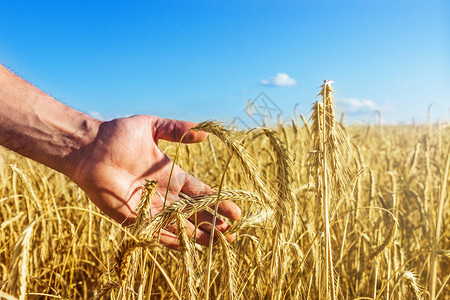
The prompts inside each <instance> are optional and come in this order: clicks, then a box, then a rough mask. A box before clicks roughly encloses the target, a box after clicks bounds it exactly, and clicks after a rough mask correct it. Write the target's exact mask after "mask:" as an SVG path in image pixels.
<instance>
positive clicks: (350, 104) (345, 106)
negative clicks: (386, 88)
mask: <svg viewBox="0 0 450 300" xmlns="http://www.w3.org/2000/svg"><path fill="white" fill-rule="evenodd" d="M336 106H337V107H338V108H340V109H341V110H342V111H344V112H346V113H350V114H359V113H367V112H373V111H375V110H377V109H379V108H378V106H377V105H376V104H375V103H374V102H373V101H372V100H369V99H362V100H359V99H357V98H346V99H338V100H336Z"/></svg>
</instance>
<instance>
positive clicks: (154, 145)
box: [69, 115, 240, 248]
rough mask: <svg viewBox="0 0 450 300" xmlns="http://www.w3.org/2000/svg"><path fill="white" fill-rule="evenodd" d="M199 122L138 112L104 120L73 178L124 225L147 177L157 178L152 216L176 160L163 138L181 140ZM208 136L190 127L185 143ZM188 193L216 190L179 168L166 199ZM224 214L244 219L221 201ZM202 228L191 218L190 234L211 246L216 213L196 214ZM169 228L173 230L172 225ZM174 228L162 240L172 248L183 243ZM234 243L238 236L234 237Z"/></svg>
mask: <svg viewBox="0 0 450 300" xmlns="http://www.w3.org/2000/svg"><path fill="white" fill-rule="evenodd" d="M194 126H195V124H194V123H191V122H186V121H177V120H170V119H162V118H158V117H155V116H148V115H138V116H133V117H129V118H123V119H115V120H112V121H109V122H103V123H100V125H99V128H98V133H97V136H96V138H95V139H94V141H93V142H92V143H90V144H88V145H86V146H85V147H83V148H81V149H80V150H79V151H77V152H76V153H74V154H73V155H72V157H71V159H72V160H74V161H75V163H73V164H72V165H75V166H76V167H75V169H74V170H73V171H72V172H71V174H69V176H70V177H72V179H73V180H74V181H75V182H76V183H77V184H78V185H79V186H80V187H81V188H82V189H83V190H84V191H85V192H86V193H87V195H88V196H89V198H90V199H91V200H92V201H93V202H94V203H95V204H96V205H97V206H98V207H99V208H100V209H101V210H102V211H103V212H105V213H106V214H107V215H109V216H110V217H112V218H113V219H114V220H116V221H117V222H120V223H125V224H130V223H132V222H133V221H134V219H135V218H136V212H135V209H136V207H137V205H138V204H139V201H140V197H141V193H142V186H143V184H144V182H145V179H149V180H156V181H157V182H158V184H157V189H158V192H159V194H160V195H161V196H162V197H163V198H161V197H160V196H159V195H158V194H157V195H156V196H155V197H154V198H153V199H152V207H151V215H153V216H155V215H156V214H157V213H158V212H160V211H161V210H162V208H163V199H164V197H165V194H166V189H167V185H168V182H169V175H170V171H171V168H172V161H171V160H170V159H169V158H168V157H167V156H166V155H165V154H164V153H163V152H162V151H161V149H160V148H159V147H158V140H159V139H163V140H167V141H171V142H179V141H180V139H181V138H182V136H183V134H184V133H185V132H186V131H188V130H189V129H190V128H192V127H194ZM206 137H207V134H206V133H204V132H199V131H192V130H191V131H189V132H188V133H187V134H186V135H185V136H184V138H183V141H182V142H183V143H196V142H201V141H203V140H204V139H205V138H206ZM180 192H183V193H184V194H187V195H189V196H196V195H204V194H209V193H211V192H212V190H211V188H210V187H209V186H207V185H205V184H204V183H202V182H201V181H199V180H198V179H197V178H195V177H193V176H191V175H190V174H188V173H186V172H185V171H183V170H182V169H181V168H180V167H178V166H175V168H174V171H173V175H172V179H171V181H170V186H169V189H168V195H167V203H166V205H169V204H170V203H172V202H173V201H176V200H177V199H179V196H178V195H179V193H180ZM219 213H220V214H221V215H223V216H225V217H227V218H230V219H232V220H237V219H239V217H240V209H239V207H238V206H237V205H236V204H234V203H232V202H223V203H221V204H220V205H219ZM197 222H198V224H201V225H200V228H197V229H195V225H194V223H193V222H188V224H186V225H187V232H188V235H189V236H190V237H193V235H195V237H196V241H197V243H199V244H201V245H208V244H209V241H210V232H211V230H212V225H211V224H212V222H213V215H212V214H211V213H210V212H208V211H202V212H199V213H198V214H197ZM229 226H230V225H229V224H227V223H226V222H224V221H222V220H221V219H219V218H218V219H217V220H216V229H217V230H220V231H221V232H224V231H225V230H226V229H227V228H228V227H229ZM169 230H170V229H169ZM169 230H164V231H163V232H162V233H161V237H160V242H161V243H163V244H165V245H167V246H169V247H171V248H176V247H177V246H178V239H177V235H176V234H175V233H174V232H171V231H169ZM228 239H229V240H230V241H232V240H234V236H229V237H228Z"/></svg>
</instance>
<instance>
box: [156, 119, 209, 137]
mask: <svg viewBox="0 0 450 300" xmlns="http://www.w3.org/2000/svg"><path fill="white" fill-rule="evenodd" d="M195 125H197V124H195V123H192V122H189V121H179V120H172V119H164V118H157V119H156V120H155V122H154V124H153V136H154V137H155V141H158V140H159V139H163V140H166V141H169V142H179V141H180V140H181V138H182V137H183V135H184V134H185V133H186V132H187V131H188V130H189V129H191V128H192V127H195ZM207 136H208V134H207V133H206V132H203V131H195V130H190V131H189V132H187V133H186V135H185V136H184V138H183V140H182V142H183V143H198V142H201V141H204V140H205V139H206V137H207Z"/></svg>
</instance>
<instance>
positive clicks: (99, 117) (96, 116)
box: [88, 111, 109, 121]
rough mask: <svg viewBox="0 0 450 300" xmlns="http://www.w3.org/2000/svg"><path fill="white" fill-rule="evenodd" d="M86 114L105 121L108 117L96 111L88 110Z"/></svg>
mask: <svg viewBox="0 0 450 300" xmlns="http://www.w3.org/2000/svg"><path fill="white" fill-rule="evenodd" d="M88 115H90V116H91V117H93V118H94V119H98V120H100V121H107V120H108V119H109V118H108V117H106V116H105V115H103V114H101V113H99V112H98V111H90V112H88Z"/></svg>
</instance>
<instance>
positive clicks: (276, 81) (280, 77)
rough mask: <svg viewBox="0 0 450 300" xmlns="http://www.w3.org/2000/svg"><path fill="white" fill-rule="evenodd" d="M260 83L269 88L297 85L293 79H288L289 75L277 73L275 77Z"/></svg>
mask: <svg viewBox="0 0 450 300" xmlns="http://www.w3.org/2000/svg"><path fill="white" fill-rule="evenodd" d="M261 83H262V84H264V85H271V86H293V85H295V84H297V82H296V81H295V79H294V78H291V77H289V75H288V74H286V73H278V74H277V76H275V77H271V78H269V79H263V80H261Z"/></svg>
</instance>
